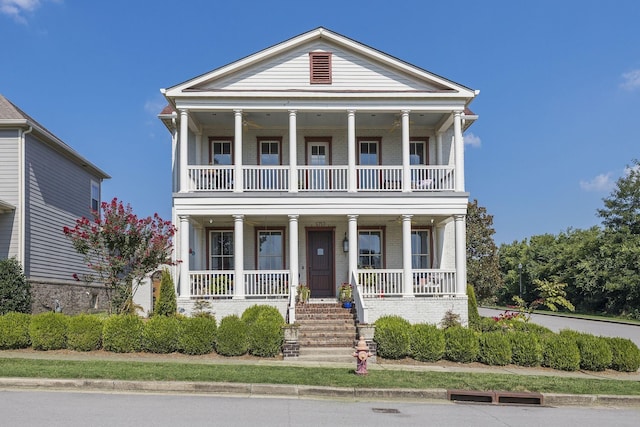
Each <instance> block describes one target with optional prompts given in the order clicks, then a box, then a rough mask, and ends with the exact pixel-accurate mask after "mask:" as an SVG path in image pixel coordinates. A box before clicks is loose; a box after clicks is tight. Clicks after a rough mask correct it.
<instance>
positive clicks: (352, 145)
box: [347, 110, 358, 193]
mask: <svg viewBox="0 0 640 427" xmlns="http://www.w3.org/2000/svg"><path fill="white" fill-rule="evenodd" d="M347 114H348V116H347V128H348V129H347V165H348V168H347V169H348V170H347V176H348V180H349V184H348V186H347V189H348V191H349V192H350V193H355V192H356V191H358V190H357V184H356V183H357V180H356V110H347Z"/></svg>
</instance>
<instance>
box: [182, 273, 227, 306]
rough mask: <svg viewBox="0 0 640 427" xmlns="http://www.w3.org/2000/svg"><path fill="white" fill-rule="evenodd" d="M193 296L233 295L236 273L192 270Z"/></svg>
mask: <svg viewBox="0 0 640 427" xmlns="http://www.w3.org/2000/svg"><path fill="white" fill-rule="evenodd" d="M189 279H190V280H189V282H190V284H191V297H192V298H196V299H197V298H231V297H233V285H234V274H233V272H228V271H210V270H203V271H190V272H189Z"/></svg>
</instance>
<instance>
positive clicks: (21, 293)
mask: <svg viewBox="0 0 640 427" xmlns="http://www.w3.org/2000/svg"><path fill="white" fill-rule="evenodd" d="M12 311H15V312H18V313H31V286H30V285H29V282H28V281H27V278H26V277H25V275H24V273H23V272H22V265H20V263H19V262H18V261H17V260H16V259H15V258H8V259H0V314H6V313H10V312H12Z"/></svg>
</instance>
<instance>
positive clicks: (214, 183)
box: [189, 166, 233, 191]
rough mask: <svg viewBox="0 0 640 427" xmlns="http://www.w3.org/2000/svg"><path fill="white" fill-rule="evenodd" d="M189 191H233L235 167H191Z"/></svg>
mask: <svg viewBox="0 0 640 427" xmlns="http://www.w3.org/2000/svg"><path fill="white" fill-rule="evenodd" d="M189 190H191V191H231V190H233V166H189Z"/></svg>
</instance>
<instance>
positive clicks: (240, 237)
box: [233, 215, 244, 299]
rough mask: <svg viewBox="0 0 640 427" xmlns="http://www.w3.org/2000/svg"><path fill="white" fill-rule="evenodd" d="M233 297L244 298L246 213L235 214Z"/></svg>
mask: <svg viewBox="0 0 640 427" xmlns="http://www.w3.org/2000/svg"><path fill="white" fill-rule="evenodd" d="M233 250H234V253H233V259H234V272H233V275H234V276H235V279H234V281H233V283H234V285H233V298H234V299H244V215H234V216H233Z"/></svg>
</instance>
